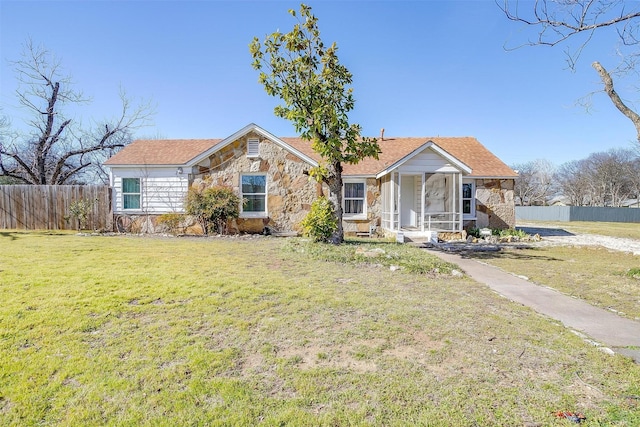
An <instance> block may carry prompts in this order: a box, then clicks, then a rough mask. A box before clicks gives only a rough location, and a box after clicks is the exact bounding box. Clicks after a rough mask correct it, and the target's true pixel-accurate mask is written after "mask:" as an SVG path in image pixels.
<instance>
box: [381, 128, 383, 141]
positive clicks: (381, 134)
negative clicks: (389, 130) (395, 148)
mask: <svg viewBox="0 0 640 427" xmlns="http://www.w3.org/2000/svg"><path fill="white" fill-rule="evenodd" d="M380 141H384V128H382V129H380Z"/></svg>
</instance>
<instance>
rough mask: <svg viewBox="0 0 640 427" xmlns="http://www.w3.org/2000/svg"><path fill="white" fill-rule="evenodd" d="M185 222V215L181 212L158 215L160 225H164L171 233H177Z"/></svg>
mask: <svg viewBox="0 0 640 427" xmlns="http://www.w3.org/2000/svg"><path fill="white" fill-rule="evenodd" d="M183 222H184V215H183V214H179V213H166V214H162V215H160V216H159V217H158V225H164V226H165V227H167V229H168V230H169V233H171V234H177V233H178V231H179V230H180V228H181V225H182V223H183Z"/></svg>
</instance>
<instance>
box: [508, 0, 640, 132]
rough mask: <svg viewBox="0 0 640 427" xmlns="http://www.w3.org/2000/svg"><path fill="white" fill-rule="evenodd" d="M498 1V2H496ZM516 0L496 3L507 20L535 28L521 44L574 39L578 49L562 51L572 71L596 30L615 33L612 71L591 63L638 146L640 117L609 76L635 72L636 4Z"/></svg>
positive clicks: (639, 17) (639, 15) (639, 18)
mask: <svg viewBox="0 0 640 427" xmlns="http://www.w3.org/2000/svg"><path fill="white" fill-rule="evenodd" d="M496 1H497V0H496ZM519 3H520V2H519V1H518V0H515V1H510V0H503V1H502V4H498V6H499V7H500V9H502V11H503V12H504V14H505V15H506V17H507V18H508V19H510V20H512V21H515V22H519V23H522V24H525V25H528V26H531V27H535V28H536V29H537V37H536V38H534V39H529V40H528V41H527V42H525V43H524V45H530V46H540V45H542V46H556V45H558V44H561V43H563V42H566V41H568V40H569V39H576V40H577V41H578V42H579V44H578V47H577V48H574V49H571V48H570V47H568V48H567V49H566V50H565V53H566V56H567V62H568V64H569V67H570V68H574V67H575V64H576V61H577V60H578V58H579V57H580V55H581V53H582V52H583V50H584V48H585V47H586V46H587V44H588V43H589V42H590V41H591V39H592V37H593V36H594V35H595V33H596V31H602V30H603V29H606V28H611V29H613V30H615V31H616V32H617V36H618V40H619V45H618V52H617V53H618V54H619V56H620V57H621V62H620V64H619V65H618V66H617V67H616V69H615V70H614V72H609V71H607V69H606V68H605V67H604V66H602V64H601V63H600V62H598V61H595V62H593V63H592V66H593V68H594V69H595V70H596V72H597V73H598V75H599V76H600V79H601V80H602V84H603V86H604V92H605V93H606V94H607V96H609V98H610V99H611V102H613V104H614V105H615V107H616V108H617V109H618V110H619V111H620V112H621V113H622V114H623V115H624V116H625V117H627V118H628V119H629V120H630V121H631V122H632V123H633V125H634V127H635V129H636V139H637V141H638V142H639V143H640V115H638V114H637V113H636V112H635V111H634V110H633V109H632V108H631V107H630V106H629V102H625V101H623V100H622V98H621V97H620V96H619V95H618V93H617V91H616V90H615V88H614V80H613V77H612V75H614V74H618V75H622V74H624V73H628V72H637V71H638V70H637V67H636V65H637V60H638V58H640V52H639V51H638V50H637V48H638V46H639V45H640V37H639V32H640V10H638V7H639V3H630V2H628V1H625V0H536V1H535V2H533V3H532V2H527V5H526V7H524V8H520V7H519V6H520V4H519Z"/></svg>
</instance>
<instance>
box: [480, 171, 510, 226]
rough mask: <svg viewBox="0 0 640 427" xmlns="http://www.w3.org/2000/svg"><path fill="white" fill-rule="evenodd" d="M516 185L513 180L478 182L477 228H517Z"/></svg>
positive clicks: (485, 180) (481, 180) (484, 180)
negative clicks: (514, 190) (514, 189)
mask: <svg viewBox="0 0 640 427" xmlns="http://www.w3.org/2000/svg"><path fill="white" fill-rule="evenodd" d="M514 183H515V181H514V180H513V179H477V180H476V218H477V220H476V227H478V228H484V227H489V228H513V227H515V226H516V208H515V200H514V192H513V188H514Z"/></svg>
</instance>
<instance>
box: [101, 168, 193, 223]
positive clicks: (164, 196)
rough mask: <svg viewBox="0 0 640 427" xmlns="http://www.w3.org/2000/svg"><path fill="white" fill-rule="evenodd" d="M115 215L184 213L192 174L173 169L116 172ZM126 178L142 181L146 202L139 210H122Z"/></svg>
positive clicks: (114, 185)
mask: <svg viewBox="0 0 640 427" xmlns="http://www.w3.org/2000/svg"><path fill="white" fill-rule="evenodd" d="M111 173H112V177H113V178H112V179H113V181H112V183H113V212H114V213H118V214H123V213H131V214H135V213H149V214H162V213H169V212H183V211H184V206H183V203H184V198H185V196H186V195H187V190H188V189H189V176H188V174H186V173H184V174H179V173H178V171H177V169H176V168H174V167H172V168H153V169H152V168H149V169H137V168H112V170H111ZM122 178H140V192H141V193H142V195H141V197H142V200H141V201H140V205H141V206H140V209H139V210H124V209H123V206H122Z"/></svg>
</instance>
